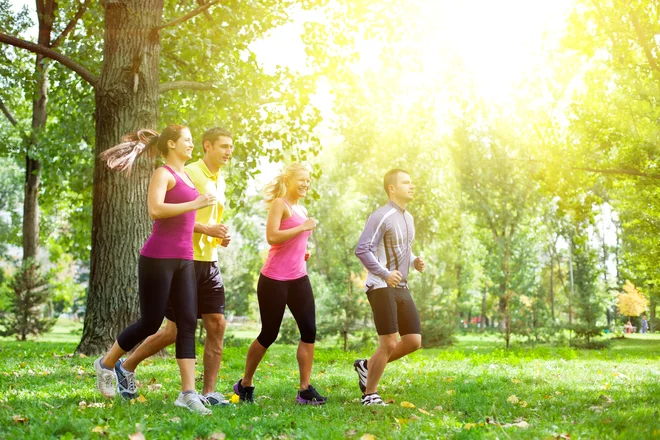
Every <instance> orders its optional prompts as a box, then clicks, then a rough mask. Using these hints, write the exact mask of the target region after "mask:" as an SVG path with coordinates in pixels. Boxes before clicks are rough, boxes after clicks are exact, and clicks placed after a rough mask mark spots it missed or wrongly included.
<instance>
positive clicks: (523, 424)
mask: <svg viewBox="0 0 660 440" xmlns="http://www.w3.org/2000/svg"><path fill="white" fill-rule="evenodd" d="M512 427H515V428H522V429H527V428H529V423H527V422H526V421H524V420H521V421H520V422H516V423H505V424H504V425H502V428H512Z"/></svg>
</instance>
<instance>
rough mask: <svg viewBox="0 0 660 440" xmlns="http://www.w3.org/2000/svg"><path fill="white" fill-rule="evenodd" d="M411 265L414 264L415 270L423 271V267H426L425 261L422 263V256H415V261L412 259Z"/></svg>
mask: <svg viewBox="0 0 660 440" xmlns="http://www.w3.org/2000/svg"><path fill="white" fill-rule="evenodd" d="M413 266H415V270H416V271H417V272H424V269H426V263H424V260H422V257H417V258H415V261H413Z"/></svg>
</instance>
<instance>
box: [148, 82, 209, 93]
mask: <svg viewBox="0 0 660 440" xmlns="http://www.w3.org/2000/svg"><path fill="white" fill-rule="evenodd" d="M214 89H215V84H213V83H210V82H205V83H202V82H197V81H172V82H166V83H162V84H161V85H160V87H159V88H158V91H159V92H160V93H164V92H169V91H170V90H214Z"/></svg>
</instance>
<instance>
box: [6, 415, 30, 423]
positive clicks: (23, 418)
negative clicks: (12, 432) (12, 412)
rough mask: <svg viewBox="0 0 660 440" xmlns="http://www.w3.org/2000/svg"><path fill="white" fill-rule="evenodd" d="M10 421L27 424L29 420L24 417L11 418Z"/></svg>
mask: <svg viewBox="0 0 660 440" xmlns="http://www.w3.org/2000/svg"><path fill="white" fill-rule="evenodd" d="M11 419H12V420H13V421H14V422H16V423H27V422H28V421H29V420H30V419H29V418H27V417H25V416H13V417H12V418H11Z"/></svg>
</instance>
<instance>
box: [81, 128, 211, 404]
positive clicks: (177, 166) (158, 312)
mask: <svg viewBox="0 0 660 440" xmlns="http://www.w3.org/2000/svg"><path fill="white" fill-rule="evenodd" d="M123 141H124V143H122V144H120V145H118V146H116V147H113V148H111V149H109V150H107V151H106V152H104V153H103V154H102V155H101V158H102V159H103V160H105V161H106V162H107V164H108V166H109V167H110V168H112V169H115V170H120V171H121V170H127V171H129V172H130V170H131V167H132V165H133V163H134V161H135V159H136V158H137V156H139V155H141V154H142V153H143V152H145V151H146V152H148V153H151V154H155V150H158V151H159V152H160V153H161V154H162V155H163V156H165V165H164V166H162V167H159V168H157V169H156V171H155V172H154V173H153V175H152V177H151V181H150V182H149V192H148V196H147V207H148V210H149V216H150V217H151V218H152V219H153V220H154V225H153V230H152V232H151V235H150V236H149V238H148V239H147V241H146V243H145V244H144V246H143V247H142V250H141V251H140V259H139V263H138V285H139V291H138V295H139V298H140V319H139V320H138V321H137V322H135V323H133V324H131V325H130V326H128V327H127V328H125V329H124V330H123V331H122V332H121V334H120V335H119V336H118V337H117V340H116V341H115V343H114V344H113V346H112V348H111V349H110V351H108V352H107V353H106V354H105V356H102V357H100V358H98V359H96V360H95V361H94V369H95V370H96V386H97V388H98V390H99V391H100V392H101V394H103V395H104V396H105V397H108V398H112V397H114V396H115V382H116V380H117V376H116V373H115V369H114V367H115V366H116V364H117V362H118V361H119V359H120V358H121V356H122V355H124V354H125V353H126V352H128V351H130V350H132V349H133V347H135V346H136V345H137V344H138V343H139V342H140V341H142V340H143V339H145V338H146V337H148V336H150V335H152V334H154V333H156V331H158V328H159V327H160V325H161V323H162V322H163V317H164V316H165V310H166V309H167V305H168V301H169V302H170V303H171V304H172V307H173V308H174V310H176V315H177V325H178V330H179V331H178V333H177V336H176V360H177V363H178V364H179V370H180V373H181V392H180V393H179V396H178V397H177V399H176V401H175V402H174V404H175V405H176V406H180V407H184V408H187V409H189V410H190V411H193V412H196V413H199V414H210V413H211V411H210V410H209V409H208V408H206V407H205V406H204V404H203V403H202V401H201V400H200V398H199V396H198V394H197V392H196V391H195V329H196V327H197V294H196V286H195V269H194V266H193V250H192V246H191V242H192V236H193V228H194V226H195V211H196V210H197V209H201V208H205V207H207V206H210V205H213V204H215V203H216V198H215V195H213V194H202V195H200V194H199V192H198V191H197V189H196V188H195V186H194V184H193V183H192V181H191V180H190V178H189V177H188V175H186V173H185V172H184V164H185V162H186V160H188V159H190V158H191V157H192V151H193V142H192V136H191V135H190V130H189V129H188V128H187V127H184V126H181V125H170V126H168V127H166V128H165V129H164V130H163V132H162V134H160V135H159V134H158V133H156V132H154V131H151V130H140V131H138V132H137V133H136V134H134V135H130V136H127V137H125V138H124V139H123Z"/></svg>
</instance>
